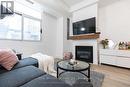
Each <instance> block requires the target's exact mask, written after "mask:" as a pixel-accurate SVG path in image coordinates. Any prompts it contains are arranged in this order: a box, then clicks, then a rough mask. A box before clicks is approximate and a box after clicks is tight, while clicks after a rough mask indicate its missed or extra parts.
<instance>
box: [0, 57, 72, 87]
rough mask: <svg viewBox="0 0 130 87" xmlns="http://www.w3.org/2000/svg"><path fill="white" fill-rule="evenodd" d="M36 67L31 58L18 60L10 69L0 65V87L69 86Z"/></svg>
mask: <svg viewBox="0 0 130 87" xmlns="http://www.w3.org/2000/svg"><path fill="white" fill-rule="evenodd" d="M37 67H38V62H37V60H36V59H33V58H25V59H22V60H20V61H19V63H17V64H16V65H15V66H14V68H13V69H12V70H11V71H7V70H5V69H4V68H3V67H1V66H0V87H70V86H69V85H68V84H66V83H64V82H63V81H60V80H58V79H57V78H55V77H53V76H51V75H48V74H46V73H45V72H43V71H41V70H39V69H38V68H37Z"/></svg>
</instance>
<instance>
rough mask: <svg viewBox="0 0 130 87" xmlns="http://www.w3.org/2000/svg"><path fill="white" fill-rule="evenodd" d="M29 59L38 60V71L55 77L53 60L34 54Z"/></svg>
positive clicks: (43, 55)
mask: <svg viewBox="0 0 130 87" xmlns="http://www.w3.org/2000/svg"><path fill="white" fill-rule="evenodd" d="M30 57H32V58H35V59H37V60H38V63H39V69H41V70H43V71H45V72H46V73H48V74H51V75H53V76H56V71H55V70H54V58H53V57H52V56H48V55H45V54H42V53H36V54H33V55H31V56H30Z"/></svg>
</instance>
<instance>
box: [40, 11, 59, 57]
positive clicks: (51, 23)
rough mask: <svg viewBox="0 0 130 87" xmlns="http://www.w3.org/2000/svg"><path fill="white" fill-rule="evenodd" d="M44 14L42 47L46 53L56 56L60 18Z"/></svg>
mask: <svg viewBox="0 0 130 87" xmlns="http://www.w3.org/2000/svg"><path fill="white" fill-rule="evenodd" d="M43 14H44V15H43V42H42V43H41V44H43V46H42V47H41V48H40V49H42V50H43V52H44V53H45V54H47V55H50V56H54V57H56V49H57V47H56V46H57V32H58V30H57V20H58V19H57V18H56V17H54V16H52V15H50V14H47V13H43Z"/></svg>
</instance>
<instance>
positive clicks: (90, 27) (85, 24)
mask: <svg viewBox="0 0 130 87" xmlns="http://www.w3.org/2000/svg"><path fill="white" fill-rule="evenodd" d="M91 33H96V18H95V17H93V18H90V19H86V20H82V21H79V22H75V23H73V35H79V34H91Z"/></svg>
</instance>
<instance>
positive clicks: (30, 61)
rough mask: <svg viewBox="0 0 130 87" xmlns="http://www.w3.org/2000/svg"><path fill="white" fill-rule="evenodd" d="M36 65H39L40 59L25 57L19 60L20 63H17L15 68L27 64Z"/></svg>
mask: <svg viewBox="0 0 130 87" xmlns="http://www.w3.org/2000/svg"><path fill="white" fill-rule="evenodd" d="M30 65H32V66H35V67H38V60H37V59H34V58H32V57H27V58H23V59H22V60H20V61H19V63H17V64H16V65H15V66H14V67H13V69H17V68H21V67H25V66H30Z"/></svg>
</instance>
